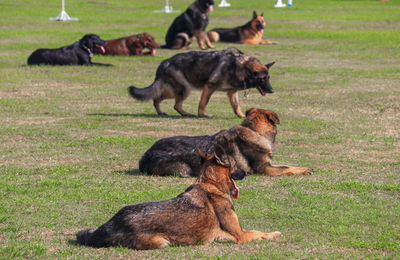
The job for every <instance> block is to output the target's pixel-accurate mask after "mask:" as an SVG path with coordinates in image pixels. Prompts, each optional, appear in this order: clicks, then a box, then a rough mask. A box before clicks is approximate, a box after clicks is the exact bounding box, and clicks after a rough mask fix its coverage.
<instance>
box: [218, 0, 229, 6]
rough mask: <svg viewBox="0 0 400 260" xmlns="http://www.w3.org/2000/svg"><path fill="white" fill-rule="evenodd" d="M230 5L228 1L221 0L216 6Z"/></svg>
mask: <svg viewBox="0 0 400 260" xmlns="http://www.w3.org/2000/svg"><path fill="white" fill-rule="evenodd" d="M229 6H231V4H230V3H228V2H227V1H226V0H221V3H219V5H218V7H229Z"/></svg>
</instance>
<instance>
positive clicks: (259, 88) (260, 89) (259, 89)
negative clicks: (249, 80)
mask: <svg viewBox="0 0 400 260" xmlns="http://www.w3.org/2000/svg"><path fill="white" fill-rule="evenodd" d="M257 89H258V91H259V92H260V94H261V96H263V97H265V95H267V92H265V91H264V90H263V89H262V88H261V87H257Z"/></svg>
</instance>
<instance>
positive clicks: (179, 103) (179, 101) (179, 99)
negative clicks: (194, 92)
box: [174, 95, 194, 116]
mask: <svg viewBox="0 0 400 260" xmlns="http://www.w3.org/2000/svg"><path fill="white" fill-rule="evenodd" d="M186 98H187V96H179V95H177V96H175V105H174V109H175V110H176V111H177V112H178V113H179V114H181V116H194V115H193V114H191V113H188V112H186V111H185V110H183V101H185V99H186Z"/></svg>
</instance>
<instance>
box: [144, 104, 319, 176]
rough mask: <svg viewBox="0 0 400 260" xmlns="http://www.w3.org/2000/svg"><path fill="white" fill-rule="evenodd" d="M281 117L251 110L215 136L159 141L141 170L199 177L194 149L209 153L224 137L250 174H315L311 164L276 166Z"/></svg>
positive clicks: (156, 173) (240, 163) (149, 172)
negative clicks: (276, 145)
mask: <svg viewBox="0 0 400 260" xmlns="http://www.w3.org/2000/svg"><path fill="white" fill-rule="evenodd" d="M279 122H280V120H279V117H278V115H277V114H276V113H274V112H272V111H269V110H264V109H255V108H252V109H249V110H248V111H247V112H246V118H245V119H244V121H243V122H242V124H240V125H237V126H234V127H232V128H231V129H229V130H222V131H220V132H218V133H216V134H214V135H211V136H209V135H203V136H173V137H168V138H163V139H161V140H158V141H157V142H156V143H155V144H154V145H153V146H152V147H150V149H149V150H147V151H146V153H145V154H144V155H143V156H142V158H141V159H140V162H139V170H140V171H141V172H145V173H147V174H150V175H161V176H164V175H179V176H181V177H190V176H198V175H199V173H200V165H201V164H200V161H201V158H200V156H199V155H198V154H197V153H195V152H194V150H195V148H196V147H200V148H201V149H203V150H204V151H207V152H209V153H212V152H213V147H214V146H215V145H216V144H219V143H220V142H221V141H222V142H226V141H224V139H227V140H228V145H226V146H224V149H225V152H226V153H227V154H228V155H230V156H232V157H233V158H234V159H235V161H236V162H237V166H238V167H239V168H240V169H243V170H244V171H247V172H249V173H259V174H263V175H268V176H280V175H293V174H311V173H312V172H313V170H312V169H310V168H307V167H293V166H287V165H272V151H273V145H274V143H275V136H276V134H277V124H279Z"/></svg>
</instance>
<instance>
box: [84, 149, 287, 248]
mask: <svg viewBox="0 0 400 260" xmlns="http://www.w3.org/2000/svg"><path fill="white" fill-rule="evenodd" d="M215 150H216V151H215V154H214V155H210V154H205V153H203V152H200V151H199V150H198V153H199V156H201V158H202V160H204V163H203V164H202V170H201V174H200V176H199V177H198V179H197V181H196V182H195V183H194V184H193V185H191V186H190V187H189V188H188V189H187V190H186V191H185V192H184V193H182V194H180V195H178V197H175V198H173V199H170V200H165V201H160V202H148V203H142V204H136V205H130V206H126V207H124V208H122V209H121V210H120V211H119V212H118V213H117V214H116V215H115V216H113V217H112V218H111V219H110V220H109V221H107V222H106V223H105V224H103V225H102V226H100V227H99V228H97V229H86V230H82V231H80V232H78V234H77V241H78V243H80V244H82V245H87V246H93V247H108V246H124V247H128V248H132V249H138V250H145V249H157V248H162V247H165V246H168V245H196V244H208V243H210V242H212V241H218V240H225V241H226V240H228V241H233V242H236V243H242V242H248V241H252V240H261V239H272V238H276V237H279V236H280V235H281V233H280V232H272V233H264V232H261V231H245V230H243V229H242V228H241V226H240V223H239V219H238V216H237V215H236V213H235V210H234V207H233V203H232V197H233V198H237V197H238V195H239V190H238V188H237V186H236V184H235V181H234V180H233V179H243V177H244V175H245V174H244V172H243V171H241V170H237V169H236V166H235V162H234V160H233V159H232V158H231V157H229V156H226V155H223V154H221V153H219V152H218V150H219V149H215Z"/></svg>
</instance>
